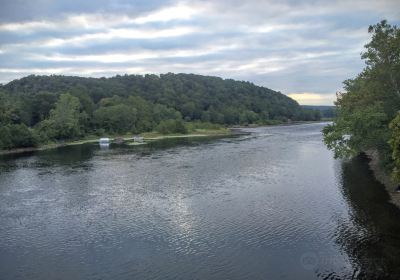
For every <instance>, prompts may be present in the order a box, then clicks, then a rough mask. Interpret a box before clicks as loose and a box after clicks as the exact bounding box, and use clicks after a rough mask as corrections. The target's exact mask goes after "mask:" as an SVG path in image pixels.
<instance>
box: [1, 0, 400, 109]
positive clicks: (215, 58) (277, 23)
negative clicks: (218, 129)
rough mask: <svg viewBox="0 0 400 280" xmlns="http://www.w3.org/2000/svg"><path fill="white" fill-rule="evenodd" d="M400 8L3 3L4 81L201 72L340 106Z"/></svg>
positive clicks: (390, 1) (388, 3)
mask: <svg viewBox="0 0 400 280" xmlns="http://www.w3.org/2000/svg"><path fill="white" fill-rule="evenodd" d="M398 7H399V4H398V1H396V0H385V1H369V2H368V5H367V4H366V3H365V2H364V1H361V0H359V1H351V2H349V1H342V0H340V1H330V2H329V3H328V2H326V1H312V2H311V1H306V0H303V1H291V0H287V1H283V2H280V3H275V2H274V1H263V2H262V3H259V2H257V1H246V2H245V3H242V2H239V1H227V0H225V1H218V2H213V1H197V0H183V1H179V0H170V1H158V0H153V1H135V2H134V3H132V2H130V1H125V0H118V1H113V2H109V1H106V0H101V1H85V2H84V3H81V2H79V1H66V0H62V1H57V2H49V1H45V0H39V1H35V3H31V2H28V3H25V2H23V1H10V0H6V1H3V7H2V10H1V11H0V38H1V39H0V63H1V66H0V83H2V84H6V83H8V82H10V81H12V80H14V79H18V78H21V77H24V76H28V75H31V74H36V75H51V74H55V75H59V74H62V75H65V76H70V75H72V76H82V77H96V78H98V77H103V76H104V77H111V76H115V75H117V74H121V73H127V74H142V75H143V74H146V73H151V74H157V75H158V74H161V73H167V72H173V73H193V74H199V75H206V76H218V77H221V78H224V79H234V80H240V81H249V82H252V83H254V84H255V85H258V86H263V87H267V88H270V89H273V90H275V91H279V92H281V93H283V94H285V95H287V96H289V97H291V98H293V99H295V100H296V101H297V102H298V103H299V104H302V105H333V102H334V101H335V99H336V92H338V91H341V90H342V89H343V88H342V82H343V81H344V80H346V79H348V78H350V77H355V76H356V75H357V73H359V72H360V71H361V70H362V69H363V68H364V67H365V64H364V62H363V61H362V60H361V58H360V53H362V52H363V48H364V45H365V44H366V43H367V42H368V40H369V39H370V34H368V26H369V25H372V24H375V23H377V22H379V21H381V20H383V19H387V20H388V21H389V23H391V24H393V25H398V23H399V22H400V9H398Z"/></svg>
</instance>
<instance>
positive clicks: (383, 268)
mask: <svg viewBox="0 0 400 280" xmlns="http://www.w3.org/2000/svg"><path fill="white" fill-rule="evenodd" d="M322 127H323V124H309V125H296V126H278V127H270V128H255V129H248V131H249V132H251V134H250V135H245V136H239V137H233V138H225V139H207V140H204V139H202V140H199V139H197V140H195V139H191V140H189V139H180V140H168V141H160V142H157V143H153V144H151V145H147V146H136V147H128V146H112V147H111V148H110V149H100V148H99V147H98V146H97V145H94V144H93V145H83V146H75V147H67V148H61V149H57V150H51V151H43V152H38V153H35V154H31V155H19V156H3V157H1V158H0V279H400V211H399V210H397V208H395V207H394V206H392V205H391V204H389V203H388V202H387V200H388V196H387V194H386V193H385V192H384V191H383V188H382V186H381V185H379V184H378V183H377V182H375V181H374V179H373V177H372V175H371V173H370V172H369V170H368V166H367V164H366V160H365V159H364V158H357V159H354V160H352V161H347V162H344V161H338V160H334V159H333V156H332V153H331V152H330V151H328V150H327V149H326V148H325V147H324V145H323V143H322V142H321V139H322V137H321V133H320V131H321V129H322Z"/></svg>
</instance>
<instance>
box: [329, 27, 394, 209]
mask: <svg viewBox="0 0 400 280" xmlns="http://www.w3.org/2000/svg"><path fill="white" fill-rule="evenodd" d="M368 32H369V33H370V34H371V37H372V38H371V41H370V42H369V43H367V44H366V45H365V51H364V52H363V53H362V54H361V58H362V59H363V60H364V61H365V64H366V67H365V68H364V69H363V70H362V72H361V73H360V74H358V75H357V76H356V77H355V78H353V79H348V80H346V81H344V82H343V84H344V91H343V92H339V93H337V100H336V102H335V105H336V116H335V117H334V120H333V122H332V124H330V125H328V126H326V127H325V128H324V130H323V133H324V141H325V144H326V145H327V146H328V148H330V149H331V150H333V151H334V152H335V157H337V158H351V157H354V156H357V155H359V154H365V155H366V156H367V157H369V159H370V162H369V166H370V169H371V170H372V171H373V173H374V176H375V178H376V179H377V180H378V181H379V182H381V183H382V184H383V185H384V186H385V188H386V190H387V191H388V193H389V195H390V197H391V202H393V204H395V205H396V206H398V207H400V193H399V188H400V51H399V50H400V29H399V28H398V27H397V26H396V25H390V24H388V23H387V21H386V20H383V21H381V22H379V23H377V24H375V25H372V26H369V28H368Z"/></svg>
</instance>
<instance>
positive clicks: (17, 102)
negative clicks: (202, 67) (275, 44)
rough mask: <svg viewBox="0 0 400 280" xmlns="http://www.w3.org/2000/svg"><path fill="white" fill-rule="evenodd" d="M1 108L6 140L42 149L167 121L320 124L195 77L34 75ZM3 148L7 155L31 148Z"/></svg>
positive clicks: (291, 108)
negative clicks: (27, 137)
mask: <svg viewBox="0 0 400 280" xmlns="http://www.w3.org/2000/svg"><path fill="white" fill-rule="evenodd" d="M0 101H1V102H0V125H1V127H2V129H3V130H4V131H3V135H5V133H6V132H7V131H6V130H8V133H9V134H13V133H14V135H16V134H18V133H20V134H22V132H18V133H17V132H16V131H13V129H15V126H17V127H18V129H20V130H21V131H22V130H24V131H25V132H24V133H25V134H28V132H27V131H29V132H32V130H33V133H34V134H35V137H36V138H37V139H39V140H38V141H39V142H43V141H49V140H60V139H71V138H79V137H82V136H84V135H87V134H91V133H97V134H102V133H120V134H121V133H140V132H144V131H151V130H154V129H156V128H157V126H159V125H160V123H161V122H163V121H166V120H173V121H175V122H177V121H178V122H183V123H184V122H193V121H201V122H205V123H214V124H220V125H234V124H251V123H259V124H266V123H269V122H273V121H287V120H288V119H291V120H315V119H318V118H319V117H320V115H319V112H317V111H313V110H307V109H303V108H301V107H300V106H299V105H298V103H297V102H296V101H294V100H293V99H291V98H289V97H287V96H286V95H283V94H281V93H279V92H276V91H273V90H271V89H268V88H265V87H260V86H256V85H254V84H252V83H249V82H241V81H234V80H231V79H227V80H224V79H221V78H218V77H210V76H201V75H194V74H172V73H168V74H162V75H160V76H158V75H144V76H141V75H124V76H119V75H118V76H115V77H111V78H83V77H69V76H55V75H52V76H34V75H32V76H28V77H25V78H22V79H18V80H14V81H12V82H10V83H8V84H6V85H4V86H2V87H1V88H0ZM66 112H67V113H66ZM170 123H172V121H170ZM26 127H29V128H30V129H26ZM172 130H173V129H172ZM15 137H16V136H15ZM15 137H14V138H15ZM35 137H34V138H35ZM3 138H5V137H4V136H3ZM11 138H12V137H11ZM16 140H18V139H16ZM0 141H1V139H0ZM2 141H3V142H4V141H7V139H6V140H4V139H3V140H2ZM28 142H29V141H28ZM0 145H2V147H3V148H9V147H15V146H21V145H22V146H26V145H30V142H29V143H27V144H25V143H19V144H16V145H11V144H4V143H3V144H1V143H0Z"/></svg>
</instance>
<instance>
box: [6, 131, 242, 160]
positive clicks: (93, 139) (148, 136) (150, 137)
mask: <svg viewBox="0 0 400 280" xmlns="http://www.w3.org/2000/svg"><path fill="white" fill-rule="evenodd" d="M236 134H238V131H237V129H236V130H234V129H230V128H220V129H195V130H193V131H192V132H190V133H187V134H161V133H158V132H144V133H141V134H139V136H140V137H142V139H143V142H135V137H134V135H131V134H129V135H117V136H113V137H110V139H111V142H116V141H121V140H122V142H126V143H128V144H129V145H138V144H146V142H147V141H156V140H163V139H173V138H191V137H223V136H229V135H236ZM98 141H99V137H97V136H89V137H88V138H85V139H81V140H75V141H65V142H57V143H50V144H46V145H41V146H39V147H28V148H18V149H11V150H3V151H0V155H8V154H19V153H29V152H36V151H43V150H50V149H55V148H59V147H66V146H74V145H83V144H88V143H97V142H98ZM134 143H135V144H134Z"/></svg>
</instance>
